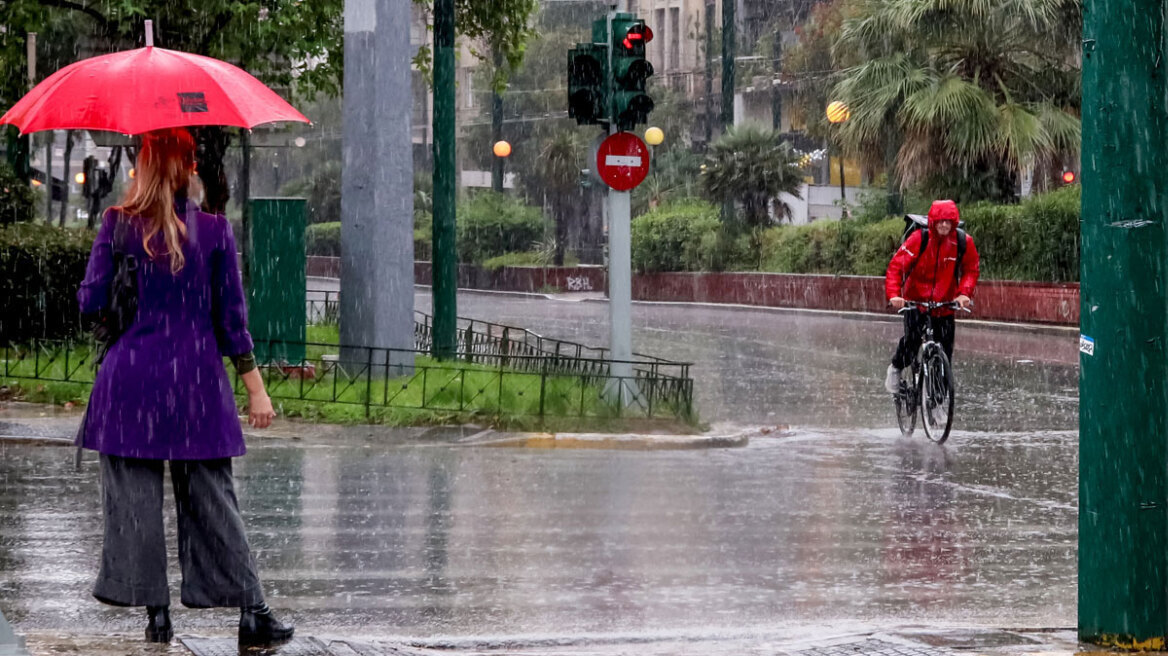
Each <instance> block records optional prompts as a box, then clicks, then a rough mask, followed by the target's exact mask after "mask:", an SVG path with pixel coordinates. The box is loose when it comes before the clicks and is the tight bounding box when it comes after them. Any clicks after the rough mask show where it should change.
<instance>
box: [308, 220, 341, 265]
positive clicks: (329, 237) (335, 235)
mask: <svg viewBox="0 0 1168 656" xmlns="http://www.w3.org/2000/svg"><path fill="white" fill-rule="evenodd" d="M304 242H305V250H306V251H307V252H308V254H309V255H324V256H330V257H340V255H341V222H340V221H334V222H332V223H314V224H312V225H310V226H308V229H307V230H306V231H305V235H304Z"/></svg>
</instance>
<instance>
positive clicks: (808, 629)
mask: <svg viewBox="0 0 1168 656" xmlns="http://www.w3.org/2000/svg"><path fill="white" fill-rule="evenodd" d="M812 634H817V635H815V636H814V637H809V636H811V635H812ZM28 643H29V644H28V647H29V653H30V654H31V655H32V656H38V655H40V654H46V655H47V654H63V653H65V654H86V655H90V656H139V655H141V656H146V655H157V654H176V655H178V654H183V655H187V654H192V655H194V656H218V655H219V654H237V653H238V654H243V653H255V654H265V655H268V656H280V655H285V656H318V655H319V656H354V655H359V656H437V655H439V654H451V653H454V654H459V653H464V654H479V655H481V656H492V655H496V656H503V655H504V654H506V655H510V656H567V655H569V654H570V655H572V656H615V655H617V654H622V655H623V654H637V655H638V656H699V655H701V656H711V655H715V654H717V655H721V654H727V655H728V654H735V655H739V654H768V655H771V654H773V655H776V656H957V655H958V654H978V655H984V656H1063V655H1066V656H1071V655H1073V654H1082V653H1083V652H1084V651H1087V650H1090V649H1092V648H1091V647H1090V646H1086V645H1080V644H1079V643H1078V641H1077V640H1076V636H1075V632H1074V630H1072V629H998V628H984V627H961V626H957V627H952V626H936V627H932V626H920V625H913V626H904V627H881V628H871V627H853V628H851V629H849V628H846V627H844V628H840V627H834V626H824V627H816V626H811V625H806V626H801V627H796V628H792V629H786V630H782V629H780V630H775V631H766V632H759V633H755V634H751V635H747V634H743V635H724V636H700V635H675V636H665V635H656V636H620V635H602V634H598V635H590V636H563V637H538V638H535V637H525V636H511V637H507V636H500V637H490V638H486V637H484V638H475V637H468V638H440V639H433V638H429V639H427V638H422V639H411V638H398V639H377V638H364V637H353V636H329V635H327V634H321V635H319V636H311V635H305V636H302V637H297V638H296V639H295V640H293V641H292V642H290V643H288V644H285V645H283V646H281V647H278V648H272V649H264V650H254V651H249V652H244V651H241V650H238V648H237V645H236V643H235V640H234V638H232V637H230V636H226V635H225V636H219V637H195V636H183V635H180V636H179V637H177V638H176V639H175V640H174V641H173V642H172V643H170V644H169V645H167V646H160V645H151V644H147V643H145V642H144V641H142V639H141V637H140V636H136V635H135V636H127V635H84V634H78V635H60V634H40V633H35V632H34V633H32V634H30V635H29V638H28Z"/></svg>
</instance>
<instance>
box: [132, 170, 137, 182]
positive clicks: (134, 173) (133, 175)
mask: <svg viewBox="0 0 1168 656" xmlns="http://www.w3.org/2000/svg"><path fill="white" fill-rule="evenodd" d="M137 175H138V170H137V169H130V179H131V180H133V179H134V178H135V177H136V176H137Z"/></svg>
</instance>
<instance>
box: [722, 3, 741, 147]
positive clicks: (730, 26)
mask: <svg viewBox="0 0 1168 656" xmlns="http://www.w3.org/2000/svg"><path fill="white" fill-rule="evenodd" d="M737 4H738V0H722V128H723V129H725V128H728V127H730V126H732V125H734V58H735V57H737V56H738V52H737V51H738V48H737V44H736V43H735V41H736V40H737V38H738V37H737V33H738V24H737V22H736V20H735V17H734V10H735V9H736V7H735V5H737Z"/></svg>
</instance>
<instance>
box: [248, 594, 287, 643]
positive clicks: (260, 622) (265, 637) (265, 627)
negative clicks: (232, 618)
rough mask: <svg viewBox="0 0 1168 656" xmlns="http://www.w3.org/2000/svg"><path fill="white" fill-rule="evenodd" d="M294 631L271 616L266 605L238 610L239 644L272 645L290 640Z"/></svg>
mask: <svg viewBox="0 0 1168 656" xmlns="http://www.w3.org/2000/svg"><path fill="white" fill-rule="evenodd" d="M294 631H295V628H293V627H292V626H291V625H285V624H284V623H283V622H281V621H280V620H278V619H276V616H275V615H273V614H272V611H271V609H270V608H268V605H267V604H261V605H259V606H257V607H251V608H243V609H240V613H239V644H241V645H249V646H257V645H274V644H278V643H281V642H285V641H287V640H291V639H292V633H293V632H294Z"/></svg>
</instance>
